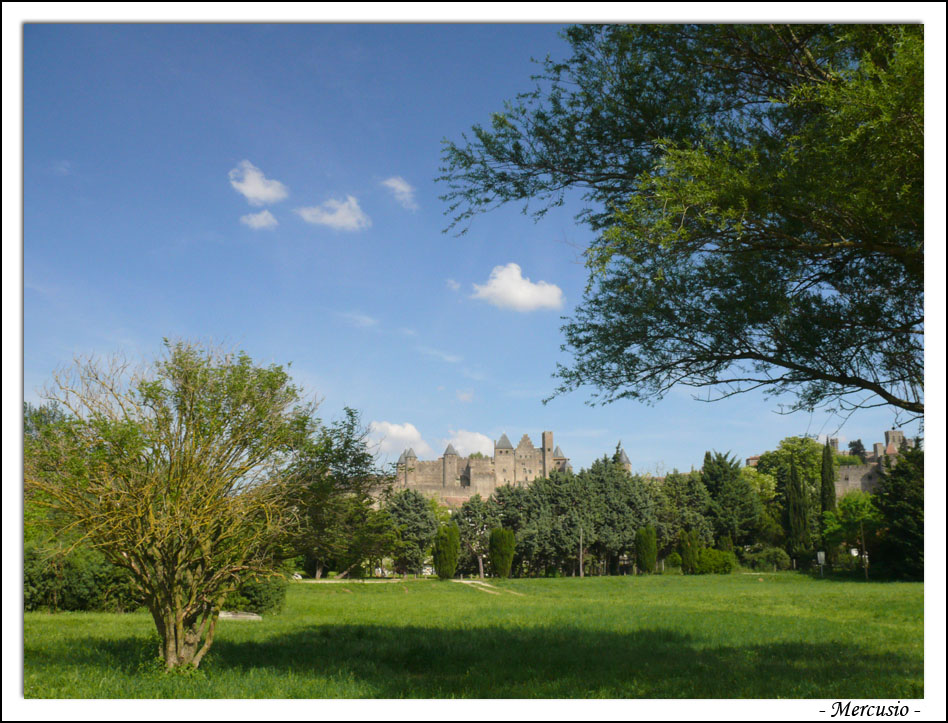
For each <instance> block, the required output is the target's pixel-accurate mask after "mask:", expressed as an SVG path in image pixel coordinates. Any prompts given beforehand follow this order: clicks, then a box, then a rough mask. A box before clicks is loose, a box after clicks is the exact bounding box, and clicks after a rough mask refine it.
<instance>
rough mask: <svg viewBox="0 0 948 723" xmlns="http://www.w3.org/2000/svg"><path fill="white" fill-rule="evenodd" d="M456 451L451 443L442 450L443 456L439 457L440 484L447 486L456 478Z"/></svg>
mask: <svg viewBox="0 0 948 723" xmlns="http://www.w3.org/2000/svg"><path fill="white" fill-rule="evenodd" d="M458 456H459V455H458V453H457V451H456V450H455V449H454V445H453V444H449V445H448V447H447V449H445V450H444V456H443V457H442V458H441V459H442V460H443V464H442V468H441V469H442V472H441V486H442V487H447V486H448V485H449V484H452V485H453V484H454V483H455V482H456V481H457V478H458Z"/></svg>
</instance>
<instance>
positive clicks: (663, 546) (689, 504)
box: [656, 470, 714, 551]
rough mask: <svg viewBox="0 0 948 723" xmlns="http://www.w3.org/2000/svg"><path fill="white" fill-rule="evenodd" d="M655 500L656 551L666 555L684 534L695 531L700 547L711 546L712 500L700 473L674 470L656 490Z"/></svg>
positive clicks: (712, 537)
mask: <svg viewBox="0 0 948 723" xmlns="http://www.w3.org/2000/svg"><path fill="white" fill-rule="evenodd" d="M656 495H657V497H658V525H657V526H656V527H657V530H658V533H659V549H660V550H661V551H668V550H670V549H671V548H672V547H674V546H675V545H677V544H678V543H679V540H680V535H681V532H682V531H683V530H694V531H695V532H696V534H697V535H698V537H699V539H700V542H701V544H711V541H712V540H713V539H714V527H713V524H712V522H711V519H710V513H711V496H710V495H709V494H708V490H707V488H706V487H705V486H704V482H702V481H701V473H700V472H689V473H681V472H678V471H677V470H675V471H673V472H671V473H669V474H668V475H666V476H665V481H664V483H662V484H661V485H658V486H657V488H656Z"/></svg>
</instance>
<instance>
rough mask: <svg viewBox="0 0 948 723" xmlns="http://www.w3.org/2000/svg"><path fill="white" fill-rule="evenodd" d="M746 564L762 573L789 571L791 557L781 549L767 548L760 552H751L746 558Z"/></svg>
mask: <svg viewBox="0 0 948 723" xmlns="http://www.w3.org/2000/svg"><path fill="white" fill-rule="evenodd" d="M744 562H745V564H746V565H747V566H748V567H750V568H752V569H754V570H760V571H766V572H770V571H771V570H789V569H790V565H791V562H790V555H788V554H787V553H786V552H785V551H784V550H782V549H780V548H779V547H765V548H764V549H763V550H760V551H759V552H750V553H747V554H746V555H745V556H744Z"/></svg>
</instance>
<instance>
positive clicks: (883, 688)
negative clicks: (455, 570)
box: [24, 573, 923, 699]
mask: <svg viewBox="0 0 948 723" xmlns="http://www.w3.org/2000/svg"><path fill="white" fill-rule="evenodd" d="M487 582H489V583H490V584H492V585H494V586H495V589H494V590H492V591H490V592H485V591H484V589H477V588H475V587H474V586H470V585H464V584H458V583H448V582H438V581H433V580H431V581H429V580H410V581H407V582H404V583H403V582H396V583H387V584H381V583H345V584H305V583H297V584H293V585H291V587H290V591H289V595H288V599H287V605H286V608H285V609H284V612H283V613H282V614H280V615H277V616H270V617H267V618H265V619H264V620H263V621H262V622H252V621H239V620H222V621H221V622H220V624H219V626H218V635H217V638H216V640H215V642H214V646H213V648H212V650H211V652H210V654H209V655H208V656H207V658H206V659H205V661H204V663H203V664H202V666H201V669H200V670H198V671H195V672H192V673H191V674H176V675H166V674H164V673H162V672H160V671H159V670H157V669H156V667H155V664H154V660H152V658H153V656H154V654H155V652H156V648H157V644H156V642H151V640H152V638H153V636H154V633H153V630H154V628H153V623H152V622H151V619H150V617H149V616H148V615H147V614H145V613H136V614H129V615H112V614H104V613H61V614H57V615H45V614H41V613H29V614H27V615H26V616H25V620H24V695H25V696H26V697H27V698H40V697H49V698H153V697H154V698H206V697H209V698H323V697H338V698H343V697H357V698H402V697H421V698H457V697H470V698H527V697H542V698H574V697H605V698H626V697H631V698H636V697H643V698H837V699H845V698H902V699H905V698H921V697H922V696H923V688H922V675H923V634H922V618H923V587H922V585H921V584H913V583H905V584H900V583H858V582H839V581H820V580H813V579H810V578H807V577H804V576H800V575H795V574H792V573H787V574H779V575H762V576H758V575H740V574H737V575H730V576H695V577H682V576H670V575H668V576H655V577H638V578H632V577H614V578H586V579H584V580H579V579H574V578H567V579H540V580H510V581H505V582H496V581H492V580H488V581H487ZM155 640H156V639H155Z"/></svg>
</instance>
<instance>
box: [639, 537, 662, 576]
mask: <svg viewBox="0 0 948 723" xmlns="http://www.w3.org/2000/svg"><path fill="white" fill-rule="evenodd" d="M657 559H658V537H657V535H656V534H655V528H654V527H641V528H639V530H638V532H636V533H635V562H636V564H637V565H638V566H639V570H641V571H642V572H644V573H652V572H655V562H656V560H657Z"/></svg>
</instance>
